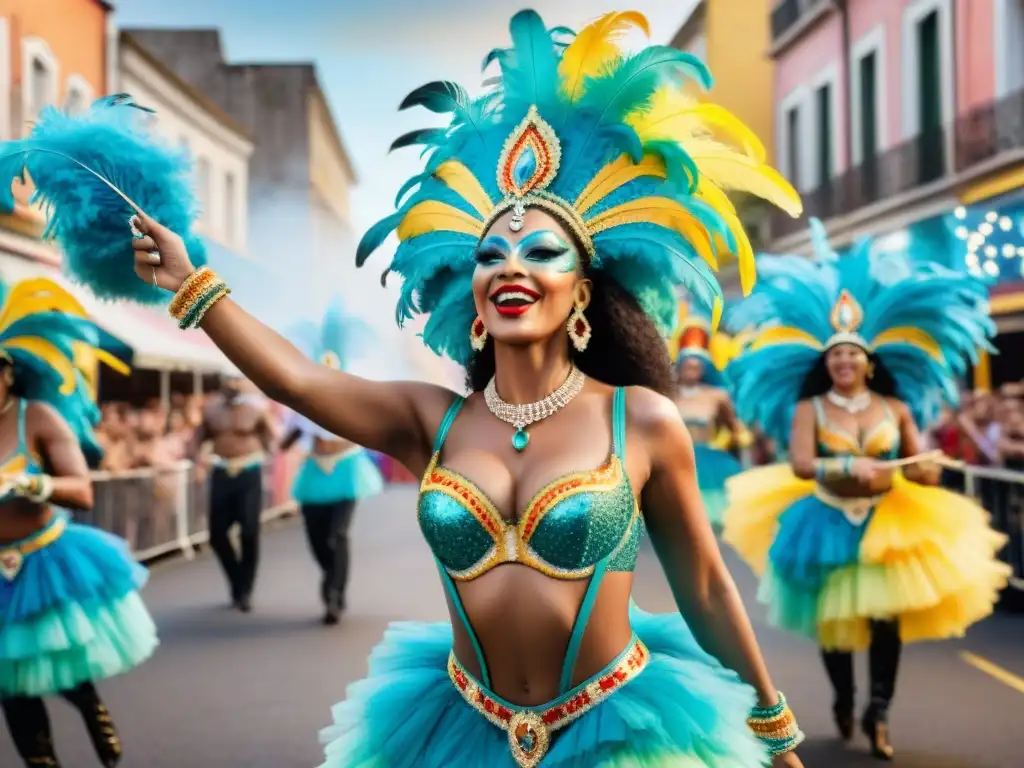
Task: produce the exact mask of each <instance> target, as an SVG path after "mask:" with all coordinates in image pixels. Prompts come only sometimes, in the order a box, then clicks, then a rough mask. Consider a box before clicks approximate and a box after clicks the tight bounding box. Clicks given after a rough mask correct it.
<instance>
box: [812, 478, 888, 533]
mask: <svg viewBox="0 0 1024 768" xmlns="http://www.w3.org/2000/svg"><path fill="white" fill-rule="evenodd" d="M814 495H815V496H816V497H817V498H818V500H819V501H822V502H824V503H825V504H828V505H829V506H830V507H832V508H834V509H838V510H839V511H840V512H842V513H843V517H845V518H846V519H847V520H849V521H850V523H851V524H852V525H863V524H864V521H865V520H867V519H868V515H870V514H871V510H872V509H874V508H875V506H876V505H877V504H878V502H880V501H881V500H882V499H883V498H884V497H885V494H884V493H881V494H878V495H877V496H858V497H853V498H850V497H846V496H836V494H834V493H832V492H831V491H829V490H828V489H827V488H825V487H824V486H821V485H817V486H815V487H814Z"/></svg>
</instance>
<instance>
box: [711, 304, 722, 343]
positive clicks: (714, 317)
mask: <svg viewBox="0 0 1024 768" xmlns="http://www.w3.org/2000/svg"><path fill="white" fill-rule="evenodd" d="M724 308H725V306H724V304H723V303H722V297H721V296H715V303H714V306H713V307H712V309H711V333H712V334H715V333H718V324H719V323H720V322H722V311H723V309H724Z"/></svg>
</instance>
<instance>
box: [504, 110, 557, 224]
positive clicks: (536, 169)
mask: <svg viewBox="0 0 1024 768" xmlns="http://www.w3.org/2000/svg"><path fill="white" fill-rule="evenodd" d="M561 160H562V143H561V142H560V141H559V140H558V136H557V135H556V134H555V129H554V128H552V127H551V125H550V124H548V123H547V122H546V121H545V120H544V119H543V118H542V117H541V116H540V115H539V114H537V108H536V107H530V110H529V112H527V113H526V117H524V118H523V120H522V122H520V123H519V125H517V126H516V128H515V130H514V131H512V133H511V134H510V135H509V137H508V138H507V139H506V140H505V146H504V147H503V148H502V150H501V155H500V156H499V157H498V189H500V190H501V192H502V193H503V194H504V195H505V197H506V198H511V199H512V200H511V202H512V219H511V221H509V224H508V228H509V229H511V230H512V231H513V232H518V231H519V230H520V229H522V228H523V216H525V215H526V203H527V201H526V200H525V198H526V197H527V196H528V195H529V194H530V193H532V192H535V191H536V192H539V191H541V190H543V189H546V188H547V187H548V185H549V184H551V182H552V181H554V180H555V174H557V173H558V164H559V163H560V162H561Z"/></svg>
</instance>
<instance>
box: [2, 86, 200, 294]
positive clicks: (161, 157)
mask: <svg viewBox="0 0 1024 768" xmlns="http://www.w3.org/2000/svg"><path fill="white" fill-rule="evenodd" d="M152 112H153V110H150V109H147V108H145V107H141V106H139V105H138V104H136V103H135V102H134V101H133V100H132V98H131V97H130V96H128V95H127V94H117V95H115V96H106V97H104V98H102V99H97V100H96V101H94V102H93V103H92V106H91V107H90V108H89V109H87V110H85V111H84V112H83V113H82V114H78V115H69V114H67V113H65V112H63V111H62V110H60V109H57V108H55V107H46V108H44V109H43V110H42V112H41V113H40V115H39V120H38V121H37V123H36V124H35V126H34V127H33V129H32V132H31V134H30V135H29V136H28V137H27V138H25V139H21V140H18V141H5V142H3V143H2V144H0V208H2V209H4V210H6V211H8V212H10V211H13V210H14V208H15V200H14V196H13V195H12V194H11V184H12V183H13V182H14V181H15V180H16V179H19V180H21V181H25V176H26V173H27V175H28V177H29V178H30V180H31V182H32V184H34V185H35V192H34V193H33V197H32V202H40V203H42V204H43V205H44V206H45V209H46V211H47V213H48V216H49V221H48V224H47V229H46V233H45V236H47V237H52V238H53V239H55V240H56V241H57V242H58V243H59V244H60V247H61V250H62V251H63V254H64V261H63V264H64V269H65V271H66V272H67V274H68V276H69V277H71V278H72V279H73V280H75V281H76V282H79V283H84V284H86V285H88V286H90V288H92V290H93V292H94V293H95V294H96V295H97V296H100V297H102V298H126V299H131V300H134V301H138V302H142V303H149V304H156V303H162V302H166V301H167V293H166V291H164V290H162V289H160V288H156V287H154V286H152V285H148V284H146V283H144V282H143V281H141V280H139V279H138V277H137V276H136V275H135V272H134V270H133V269H132V268H131V267H132V249H131V230H130V228H129V225H128V220H129V218H130V217H131V216H132V214H134V213H136V212H137V211H138V210H139V209H141V210H142V211H144V212H145V213H146V214H148V215H149V216H151V217H152V218H154V219H156V220H157V221H159V222H160V223H161V224H164V225H165V226H167V227H170V228H171V229H172V230H174V231H175V232H177V233H178V234H179V235H181V236H182V238H184V240H185V245H186V246H187V247H188V252H189V257H190V258H191V259H192V261H193V263H195V265H196V266H200V265H202V264H205V263H206V249H205V246H204V245H203V241H202V238H200V237H198V236H197V235H196V234H195V233H194V231H193V226H194V224H195V222H196V219H197V217H198V206H197V204H196V201H195V198H194V196H193V193H192V188H191V186H192V185H191V162H190V160H189V158H188V155H187V153H186V152H185V151H184V150H175V149H171V148H170V147H168V146H166V145H165V144H164V143H162V142H161V141H159V140H158V139H156V138H155V137H154V136H153V135H152V133H151V131H150V120H151V118H152Z"/></svg>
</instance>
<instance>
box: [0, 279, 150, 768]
mask: <svg viewBox="0 0 1024 768" xmlns="http://www.w3.org/2000/svg"><path fill="white" fill-rule="evenodd" d="M2 303H3V308H2V309H0V444H2V445H4V446H5V449H4V455H5V456H6V457H7V458H6V459H5V460H4V463H3V467H2V469H0V480H2V496H0V571H2V574H0V704H2V707H3V712H4V716H5V718H6V720H7V725H8V728H9V729H10V732H11V736H12V738H13V739H14V744H15V747H16V749H17V751H18V754H19V755H21V757H22V759H23V760H24V761H25V764H26V765H29V766H57V765H59V763H58V760H57V755H56V752H55V750H54V746H53V742H52V740H51V737H50V723H49V718H48V716H47V713H46V707H45V705H44V703H43V697H44V696H50V695H55V694H59V695H60V696H62V697H63V698H64V699H66V700H67V701H68V702H70V703H71V704H72V705H73V706H74V707H75V708H76V709H78V710H79V712H81V714H82V717H83V718H84V720H85V724H86V727H87V729H88V731H89V736H90V737H91V739H92V742H93V746H94V747H95V749H96V754H97V755H98V756H99V758H100V762H101V763H102V764H103V765H104V766H114V765H116V764H117V763H118V761H119V760H120V757H121V741H120V738H119V737H118V735H117V731H116V729H115V727H114V723H113V721H112V720H111V717H110V714H109V712H108V711H107V708H106V707H105V706H104V704H103V701H102V700H101V699H100V696H99V693H98V692H97V691H96V687H95V685H94V684H95V683H96V682H97V681H100V680H104V679H106V678H108V677H112V676H113V675H117V674H120V673H122V672H127V671H128V670H130V669H132V668H134V667H136V666H138V665H139V664H141V663H142V662H143V661H145V660H146V659H147V658H149V656H150V655H151V654H152V653H153V650H154V649H155V648H156V645H157V639H156V630H155V627H154V626H153V622H152V620H151V619H150V617H149V614H148V613H147V612H146V608H145V606H144V605H143V604H142V600H141V598H140V597H139V594H138V590H139V589H140V588H141V587H142V585H143V584H144V583H145V580H146V571H145V569H143V568H142V567H141V566H139V565H138V564H136V562H135V561H134V560H133V559H132V557H131V555H130V553H129V552H128V551H127V547H126V546H125V543H124V542H123V541H121V540H120V539H117V538H115V537H114V536H111V535H110V534H107V533H105V532H103V531H100V530H98V529H96V528H92V527H89V526H84V525H76V524H74V523H72V522H70V521H69V515H68V513H67V512H65V511H63V509H61V508H62V507H64V508H69V509H89V508H90V507H91V506H92V485H91V483H90V481H89V476H88V471H87V469H86V460H85V456H84V455H83V451H82V446H83V445H84V446H94V445H95V443H94V441H93V435H92V431H91V425H92V424H93V423H95V421H96V416H97V412H96V410H95V407H94V403H93V402H92V400H91V392H90V389H89V385H88V383H87V380H86V375H85V374H87V373H88V371H85V372H83V371H81V370H79V369H77V368H76V367H75V361H76V358H77V360H78V362H79V363H80V364H84V363H85V362H87V361H89V360H90V359H91V360H92V361H95V360H96V358H97V357H99V359H102V360H103V361H105V362H108V363H114V364H116V361H114V360H113V359H111V358H110V357H109V356H106V355H104V354H103V353H102V352H101V351H100V350H98V349H96V348H95V346H94V345H96V344H97V343H98V340H99V335H98V333H97V329H96V328H95V326H94V325H93V324H92V323H90V322H89V321H88V320H86V319H85V313H84V311H83V310H82V308H81V306H80V305H79V304H78V302H77V301H76V300H75V299H74V298H73V297H72V296H71V295H70V294H68V293H67V292H66V291H64V290H63V289H62V288H61V287H60V286H58V285H57V284H55V283H53V282H51V281H49V280H45V279H33V280H26V281H24V282H22V283H19V284H17V285H15V286H14V287H13V288H12V289H11V291H10V293H9V294H8V295H7V296H6V297H4V300H3V302H2ZM89 348H91V349H92V354H89V353H88V349H89ZM76 353H77V354H76ZM117 367H119V368H121V370H122V371H126V369H124V368H123V366H120V365H118V366H117Z"/></svg>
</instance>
